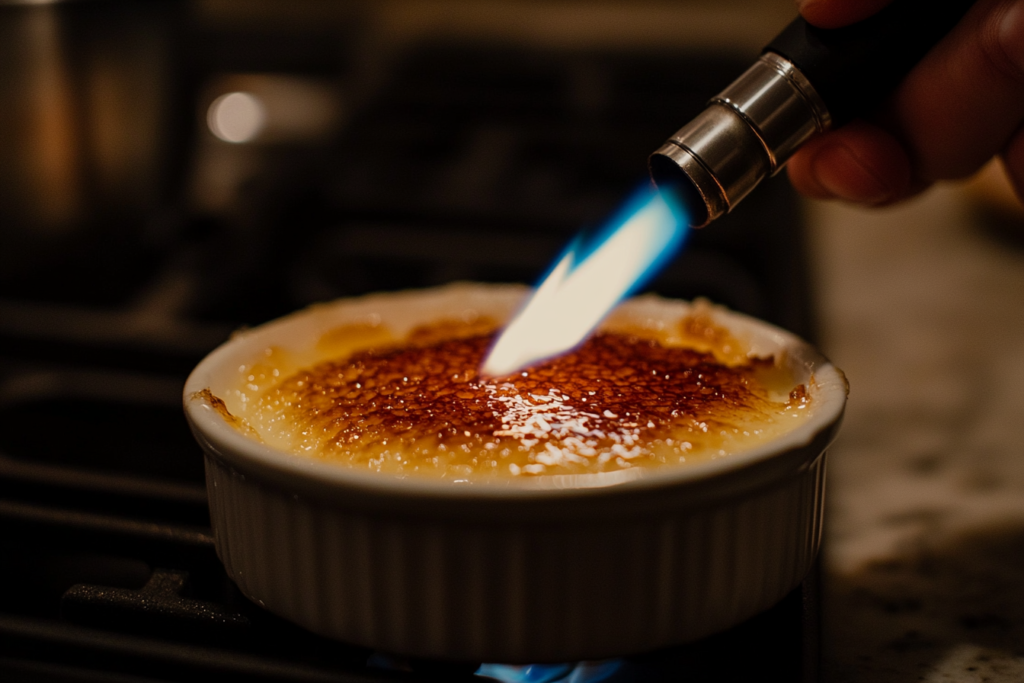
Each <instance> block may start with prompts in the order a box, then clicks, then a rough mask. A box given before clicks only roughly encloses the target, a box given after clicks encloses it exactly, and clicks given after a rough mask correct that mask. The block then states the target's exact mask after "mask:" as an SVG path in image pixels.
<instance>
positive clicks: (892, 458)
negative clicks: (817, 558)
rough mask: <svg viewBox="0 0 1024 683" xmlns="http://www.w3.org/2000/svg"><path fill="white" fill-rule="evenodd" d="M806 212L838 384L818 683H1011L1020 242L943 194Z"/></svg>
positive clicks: (1023, 624) (1023, 373)
mask: <svg viewBox="0 0 1024 683" xmlns="http://www.w3.org/2000/svg"><path fill="white" fill-rule="evenodd" d="M808 210H809V214H810V223H811V226H812V253H813V254H814V261H815V264H816V266H815V269H816V273H815V275H816V276H817V278H818V282H819V288H818V308H819V310H820V312H821V319H820V329H821V331H822V339H821V342H822V343H821V346H822V348H823V350H824V351H825V352H826V353H827V354H828V355H829V356H830V357H831V358H832V359H833V361H834V362H835V363H836V364H837V365H838V366H839V367H841V368H842V369H843V370H844V371H845V372H846V373H847V375H848V377H849V380H850V385H851V392H850V402H849V408H848V411H847V415H846V420H845V424H844V426H843V428H842V430H841V432H840V436H839V439H838V441H837V442H836V443H835V445H834V446H833V448H832V449H831V451H830V453H829V463H828V467H829V470H828V496H829V497H828V502H827V522H826V538H825V546H824V567H825V582H824V591H825V594H824V599H823V621H824V634H823V638H824V641H823V642H824V646H823V650H824V654H823V657H824V662H823V667H824V668H823V674H824V675H823V679H824V680H825V681H828V682H830V683H831V682H838V683H847V682H854V681H856V682H861V681H872V682H873V683H885V682H889V681H893V682H897V681H898V682H904V681H922V680H923V681H936V682H938V681H965V682H966V681H991V682H995V683H999V682H1002V681H1015V682H1016V681H1021V680H1024V246H1022V245H1021V244H1020V242H1018V243H1017V244H1016V245H1014V244H1013V240H1005V239H1002V240H1001V239H1000V238H998V237H996V236H995V235H994V234H992V232H991V231H987V230H986V229H985V228H984V225H985V222H984V221H982V220H981V219H980V217H979V213H978V212H977V211H976V210H975V208H974V207H973V206H972V204H971V202H970V201H968V199H967V195H966V193H965V191H964V190H963V188H960V187H955V186H946V187H940V188H937V189H934V190H932V191H930V192H929V193H927V194H925V195H924V196H922V197H920V198H918V199H915V200H913V201H911V202H910V203H907V204H905V205H901V206H899V207H895V208H889V209H883V210H865V209H856V208H851V207H848V206H843V205H839V204H831V203H829V204H826V203H811V204H809V209H808ZM1022 220H1024V219H1022ZM1020 234H1024V226H1021V233H1020Z"/></svg>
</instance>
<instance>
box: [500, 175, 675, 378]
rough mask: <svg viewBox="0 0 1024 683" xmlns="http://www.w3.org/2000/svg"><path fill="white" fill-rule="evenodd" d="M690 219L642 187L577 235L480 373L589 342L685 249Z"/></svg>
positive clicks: (514, 367) (510, 369)
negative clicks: (594, 227) (591, 230)
mask: <svg viewBox="0 0 1024 683" xmlns="http://www.w3.org/2000/svg"><path fill="white" fill-rule="evenodd" d="M687 225H688V221H687V219H686V214H685V212H684V210H683V208H682V206H681V205H680V204H679V203H678V202H677V201H676V200H675V198H674V197H673V196H672V195H671V194H670V193H662V192H659V191H658V190H657V189H655V188H653V187H645V188H644V189H643V190H641V191H639V192H637V193H636V194H634V195H633V197H632V198H631V199H630V200H629V201H627V202H626V204H625V205H624V206H623V209H622V210H621V211H620V212H619V214H618V215H616V216H615V217H614V218H613V219H612V220H611V221H609V223H608V224H607V225H606V226H605V227H604V228H603V229H601V230H599V231H597V232H596V233H595V234H592V235H588V234H587V233H581V234H580V235H578V236H577V237H576V239H574V240H573V242H572V243H571V244H570V245H569V247H568V249H567V250H566V251H565V253H564V254H563V255H562V257H561V258H560V259H559V260H558V261H557V263H556V264H555V267H554V269H553V270H552V271H551V273H550V274H549V275H548V276H547V277H546V278H545V279H544V281H543V282H542V283H541V284H540V286H539V287H538V288H537V291H536V292H534V294H533V297H532V298H531V299H530V300H529V301H528V302H527V304H526V306H525V307H524V308H523V309H522V310H521V311H520V312H519V314H518V315H517V316H516V317H515V318H514V319H513V320H512V322H511V323H510V324H509V325H508V327H506V328H505V330H504V331H503V332H502V333H501V336H500V337H499V338H498V340H497V342H496V343H495V345H494V347H493V348H492V349H491V351H490V353H489V354H488V355H487V359H486V360H485V361H484V364H483V368H482V369H481V372H482V373H483V374H484V375H487V376H490V377H506V376H508V375H510V374H512V373H514V372H516V371H518V370H521V369H523V368H525V367H527V366H529V365H532V364H534V363H536V362H537V361H541V360H544V359H546V358H551V357H553V356H557V355H559V354H561V353H564V352H566V351H568V350H570V349H572V348H573V347H575V346H577V345H578V344H579V343H580V342H582V341H583V340H584V339H586V337H587V335H588V334H590V332H591V331H592V330H593V329H594V328H595V327H597V324H598V323H600V322H601V320H602V319H603V318H604V317H605V316H606V315H607V314H608V313H609V312H610V311H611V310H612V309H613V308H614V307H615V305H616V304H618V303H619V301H621V300H622V298H623V297H625V296H626V295H627V294H629V293H630V292H633V291H636V290H637V289H638V288H639V287H640V286H641V285H642V284H644V283H645V282H647V280H648V279H649V278H650V277H651V276H653V275H654V274H655V273H656V272H657V271H658V270H660V269H661V267H662V266H663V265H665V263H667V261H668V260H669V259H670V258H671V257H672V256H673V255H674V254H675V252H676V250H677V249H679V247H680V246H681V245H682V243H683V240H684V238H685V237H686V233H687V230H688V228H687Z"/></svg>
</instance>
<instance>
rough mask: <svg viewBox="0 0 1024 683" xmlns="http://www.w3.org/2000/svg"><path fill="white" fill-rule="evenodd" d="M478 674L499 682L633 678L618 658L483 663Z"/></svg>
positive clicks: (612, 682) (597, 682)
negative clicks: (594, 660) (560, 661)
mask: <svg viewBox="0 0 1024 683" xmlns="http://www.w3.org/2000/svg"><path fill="white" fill-rule="evenodd" d="M476 673H477V675H478V676H487V677H488V678H492V679H494V680H497V681H501V683H616V682H617V681H622V683H626V681H632V680H633V679H634V676H633V672H632V671H630V670H629V668H628V667H626V666H625V665H624V662H623V660H621V659H608V660H605V661H600V662H579V663H578V664H526V665H523V666H512V665H509V664H483V665H481V667H480V668H479V669H477V672H476Z"/></svg>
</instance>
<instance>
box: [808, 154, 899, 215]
mask: <svg viewBox="0 0 1024 683" xmlns="http://www.w3.org/2000/svg"><path fill="white" fill-rule="evenodd" d="M811 168H812V169H813V170H814V175H815V176H816V177H817V179H818V182H819V183H820V184H821V186H822V188H823V189H825V190H826V191H827V192H829V193H831V194H832V195H833V196H834V197H835V198H837V199H845V200H846V201H850V202H857V203H858V204H881V203H882V202H884V201H886V200H888V199H889V198H891V196H892V192H891V191H890V190H889V188H888V187H886V186H885V184H883V183H882V181H881V180H879V179H878V178H877V177H876V176H875V174H874V173H872V172H871V170H870V169H868V168H867V167H866V166H865V165H864V164H863V163H862V162H861V160H860V159H859V158H857V156H856V155H855V154H853V152H851V151H850V150H849V149H848V148H847V147H845V146H843V145H836V146H833V147H826V148H824V149H821V150H819V151H818V153H817V154H815V155H814V159H813V161H812V162H811Z"/></svg>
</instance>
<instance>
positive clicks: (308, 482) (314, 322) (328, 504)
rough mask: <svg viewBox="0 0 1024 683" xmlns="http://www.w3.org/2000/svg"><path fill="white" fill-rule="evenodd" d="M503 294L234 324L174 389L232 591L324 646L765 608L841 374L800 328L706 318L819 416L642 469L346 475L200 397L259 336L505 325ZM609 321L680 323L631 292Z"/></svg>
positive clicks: (806, 548) (501, 634)
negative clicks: (801, 381) (685, 460)
mask: <svg viewBox="0 0 1024 683" xmlns="http://www.w3.org/2000/svg"><path fill="white" fill-rule="evenodd" d="M525 291H526V290H525V289H524V288H522V287H516V286H494V285H466V284H462V285H451V286H448V287H443V288H439V289H434V290H423V291H417V292H403V293H397V294H383V295H372V296H368V297H362V298H359V299H351V300H343V301H339V302H336V303H333V304H327V305H321V306H316V307H313V308H311V309H308V310H306V311H301V312H299V313H296V314H293V315H291V316H288V317H286V318H283V319H281V320H278V321H274V322H271V323H268V324H266V325H263V326H261V327H259V328H256V329H253V330H249V331H247V332H244V333H241V334H239V335H237V336H235V337H234V338H233V339H231V340H230V341H229V342H227V343H225V344H224V345H223V346H221V347H220V348H218V349H217V350H215V351H214V352H213V353H211V354H210V355H209V356H208V357H207V358H206V359H205V360H203V362H202V363H200V364H199V366H198V367H197V368H196V369H195V370H194V371H193V373H192V374H191V376H190V377H189V379H188V382H187V384H186V386H185V392H184V401H185V412H186V415H187V417H188V420H189V423H190V425H191V427H192V431H193V433H194V434H195V436H196V439H197V440H198V441H199V443H200V444H201V446H202V448H203V451H204V452H205V454H206V476H207V490H208V493H209V499H210V514H211V519H212V523H213V530H214V534H215V537H216V547H217V553H218V555H219V556H220V558H221V560H222V561H223V562H224V565H225V567H226V568H227V571H228V574H229V575H230V576H231V578H232V579H233V580H234V581H235V582H236V583H237V584H238V586H239V588H240V589H241V590H242V592H243V593H244V594H245V595H247V596H248V597H249V598H250V599H252V600H253V601H255V602H256V603H258V604H260V605H262V606H264V607H265V608H266V609H268V610H269V611H271V612H273V613H275V614H278V615H280V616H282V617H285V618H287V619H289V620H291V621H293V622H296V623H298V624H300V625H302V626H304V627H305V628H307V629H309V630H310V631H313V632H315V633H319V634H322V635H325V636H329V637H332V638H337V639H339V640H343V641H346V642H350V643H354V644H358V645H363V646H367V647H371V648H375V649H377V650H381V651H385V652H391V653H396V654H402V655H408V656H415V657H429V658H436V659H450V660H467V661H496V662H509V663H514V662H543V661H572V660H579V659H596V658H604V657H610V656H618V655H624V654H629V653H636V652H642V651H646V650H651V649H654V648H658V647H661V646H666V645H671V644H676V643H682V642H686V641H689V640H694V639H697V638H700V637H702V636H706V635H709V634H711V633H714V632H716V631H720V630H723V629H726V628H728V627H730V626H732V625H734V624H737V623H739V622H741V621H743V620H745V619H747V618H748V617H750V616H752V615H754V614H756V613H758V612H760V611H762V610H764V609H766V608H767V607H769V606H771V605H773V604H774V603H775V602H777V601H778V600H779V599H781V598H782V597H783V596H784V595H786V593H788V592H789V591H790V590H792V589H793V588H794V587H795V586H796V585H797V584H798V583H799V582H800V581H801V580H802V579H803V577H804V575H805V574H806V573H807V571H808V569H809V568H810V566H811V563H812V561H813V559H814V557H815V555H816V553H817V551H818V546H819V542H820V537H821V521H822V506H823V498H824V484H825V449H826V448H827V446H828V445H829V443H830V442H831V441H832V439H833V437H834V434H835V432H836V429H837V428H838V425H839V422H840V420H841V417H842V413H843V408H844V405H845V402H846V393H847V388H846V383H845V379H844V378H843V376H842V373H840V372H839V371H838V370H837V369H836V368H834V367H833V366H832V365H831V364H829V363H828V361H826V360H825V359H824V358H822V357H821V356H820V355H818V354H817V353H816V352H815V351H813V350H812V349H811V348H810V347H808V346H807V345H806V344H805V343H803V342H801V341H800V340H799V339H797V338H796V337H794V336H793V335H791V334H789V333H787V332H784V331H782V330H779V329H777V328H775V327H772V326H769V325H767V324H765V323H762V322H759V321H756V320H752V319H750V318H747V317H745V316H741V315H738V314H735V313H729V312H726V311H723V310H718V309H715V313H714V316H715V319H716V321H717V322H718V323H719V324H722V325H724V326H726V327H728V328H729V329H730V330H732V331H733V333H734V334H735V335H736V336H738V337H740V338H741V339H744V340H746V341H747V342H748V343H749V344H750V345H751V347H752V349H753V350H754V351H755V352H757V353H759V354H764V353H772V352H783V353H784V354H785V357H786V358H787V359H788V360H789V362H791V363H792V364H793V367H795V368H796V369H797V372H798V373H801V374H804V375H807V376H810V375H812V374H813V383H812V384H813V387H812V391H811V395H812V403H813V406H814V413H813V414H812V416H811V417H810V418H809V419H808V420H805V421H804V422H803V423H802V424H801V425H800V426H799V427H798V428H796V429H795V430H794V431H792V432H789V433H787V434H785V435H783V436H782V437H779V438H776V439H774V440H773V441H771V442H770V443H768V444H766V445H764V446H762V447H759V448H756V449H753V450H750V451H747V452H744V453H740V454H737V455H733V456H730V457H727V458H722V459H719V460H713V461H710V462H706V463H701V464H697V465H691V466H687V467H682V468H665V469H660V470H648V471H646V472H645V473H644V474H643V475H642V476H639V477H633V478H630V476H632V475H630V476H626V475H621V476H604V477H602V476H597V477H595V476H594V475H591V476H590V477H567V476H566V477H543V476H542V477H534V478H529V479H522V480H520V479H510V480H509V481H507V482H506V481H503V482H495V483H474V484H456V483H449V482H442V481H435V480H429V479H413V478H409V479H401V478H396V477H393V476H385V475H375V474H373V473H368V472H360V471H354V470H351V469H348V468H344V467H340V466H336V465H331V464H330V463H326V462H322V461H318V460H314V459H311V458H305V457H301V456H295V455H289V454H287V453H283V452H280V451H276V450H274V449H272V448H270V447H268V446H265V445H263V444H261V443H258V442H256V441H254V440H252V439H250V438H248V437H246V436H244V435H243V434H241V433H240V432H239V431H237V430H236V429H235V428H233V427H232V426H230V425H229V424H228V423H227V422H226V421H225V420H224V419H223V418H222V417H221V416H220V415H219V414H218V413H217V412H216V411H215V410H213V409H212V407H211V406H210V404H209V403H208V402H207V401H206V400H205V399H203V398H201V397H199V396H198V394H199V392H201V391H202V390H203V389H210V390H211V391H212V392H213V394H214V395H219V396H223V395H226V394H227V393H228V391H229V390H230V389H232V388H234V387H237V386H238V381H239V380H238V371H239V366H240V365H244V364H250V363H252V361H253V360H254V359H256V358H257V357H259V355H260V354H262V353H263V352H264V350H265V349H266V348H268V347H271V346H276V347H283V348H287V349H293V350H301V349H302V348H305V347H308V346H309V345H310V344H312V342H313V340H315V339H317V338H318V337H319V336H320V335H322V334H323V333H324V332H326V331H328V330H330V329H332V328H336V327H338V326H339V325H341V324H344V323H345V322H347V321H353V320H365V319H366V317H367V316H368V315H379V316H381V318H382V320H383V321H384V323H385V324H387V325H388V326H389V327H390V328H391V329H393V330H394V331H395V332H396V333H399V334H401V333H402V332H403V331H404V329H407V328H408V327H409V326H412V325H416V324H421V323H423V322H428V321H430V320H437V319H438V318H449V319H450V318H453V317H457V316H462V315H465V314H466V313H467V312H468V311H476V312H481V313H489V314H490V315H492V316H496V317H499V318H500V317H503V316H507V315H509V314H510V313H511V312H513V311H514V310H515V309H516V307H517V306H518V305H519V302H520V301H521V299H522V297H523V296H524V294H525ZM623 306H624V308H623V309H621V310H620V314H621V315H626V316H627V317H629V316H635V317H636V319H638V320H639V319H644V318H648V317H652V316H653V317H656V318H661V319H664V318H665V317H666V315H671V316H674V317H675V318H679V317H681V316H682V315H683V314H684V313H685V312H686V311H687V310H688V308H687V306H688V305H687V304H685V303H683V302H671V301H666V300H662V299H657V298H655V297H644V298H641V299H636V300H633V301H630V302H627V303H626V304H624V305H623Z"/></svg>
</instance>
